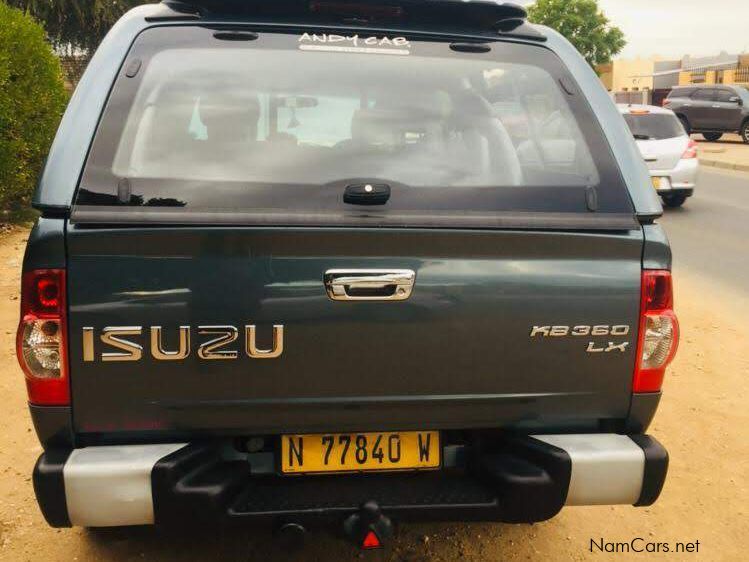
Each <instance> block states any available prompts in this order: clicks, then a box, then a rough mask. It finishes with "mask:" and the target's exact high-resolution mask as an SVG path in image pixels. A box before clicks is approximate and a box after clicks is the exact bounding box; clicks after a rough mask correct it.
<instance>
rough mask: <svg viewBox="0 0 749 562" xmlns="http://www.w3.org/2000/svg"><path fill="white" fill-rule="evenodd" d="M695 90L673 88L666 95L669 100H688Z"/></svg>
mask: <svg viewBox="0 0 749 562" xmlns="http://www.w3.org/2000/svg"><path fill="white" fill-rule="evenodd" d="M695 90H696V88H674V89H673V90H671V92H670V93H669V94H668V97H669V98H688V97H689V96H691V95H692V94H693V93H694V92H695Z"/></svg>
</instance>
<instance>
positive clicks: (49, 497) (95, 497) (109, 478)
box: [34, 434, 668, 527]
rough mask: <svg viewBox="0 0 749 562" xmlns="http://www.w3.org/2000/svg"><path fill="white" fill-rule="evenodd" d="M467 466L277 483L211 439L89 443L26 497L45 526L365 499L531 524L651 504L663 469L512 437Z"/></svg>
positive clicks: (600, 444)
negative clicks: (601, 508) (595, 509)
mask: <svg viewBox="0 0 749 562" xmlns="http://www.w3.org/2000/svg"><path fill="white" fill-rule="evenodd" d="M470 459H471V460H470V461H469V465H468V466H467V468H466V469H465V470H462V471H449V470H444V471H438V472H426V473H392V474H368V475H337V476H334V475H328V476H307V477H279V476H272V475H253V474H252V467H251V466H250V464H249V463H248V462H246V461H244V460H227V459H225V458H224V457H223V456H222V452H221V448H220V447H218V446H217V445H215V444H210V443H209V444H205V443H192V444H179V443H178V444H165V445H123V446H104V447H88V448H85V449H75V450H73V451H60V450H55V451H52V450H50V451H47V452H45V453H44V454H43V455H42V456H41V457H40V458H39V461H38V462H37V465H36V467H35V469H34V489H35V491H36V495H37V500H38V502H39V505H40V507H41V509H42V512H43V513H44V516H45V518H46V519H47V521H48V523H49V524H50V525H52V526H55V527H65V526H71V525H76V526H90V527H102V526H118V525H140V524H152V523H158V524H165V525H166V524H184V523H193V524H194V523H196V522H197V523H201V524H204V523H211V522H217V523H232V522H241V521H246V520H258V519H267V520H279V519H284V518H294V519H302V518H326V517H327V518H343V517H346V516H349V515H351V514H354V513H356V512H357V511H358V510H359V508H360V506H361V505H362V504H363V503H365V502H367V501H374V502H377V504H378V505H379V506H380V507H381V509H382V510H383V512H384V513H385V514H387V515H388V516H390V517H393V518H396V519H401V520H485V521H506V522H533V521H543V520H546V519H549V518H550V517H553V516H554V515H556V514H557V513H558V512H559V510H560V509H561V508H562V507H563V506H565V505H602V504H632V505H637V506H643V505H650V504H652V503H653V502H654V501H655V500H656V499H657V497H658V495H659V494H660V491H661V489H662V487H663V483H664V481H665V477H666V472H667V469H668V454H667V453H666V450H665V449H664V448H663V446H661V445H660V444H659V443H658V442H657V441H656V440H655V439H653V438H652V437H649V436H645V435H634V436H626V435H617V434H585V435H539V436H532V437H515V438H509V439H505V440H502V441H501V442H498V443H494V444H492V446H490V447H484V448H482V450H481V452H480V453H479V452H475V454H472V455H470Z"/></svg>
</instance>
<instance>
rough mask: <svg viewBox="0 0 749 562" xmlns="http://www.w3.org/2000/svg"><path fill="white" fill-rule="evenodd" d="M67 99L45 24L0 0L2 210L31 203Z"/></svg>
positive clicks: (0, 194)
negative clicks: (46, 35) (30, 200)
mask: <svg viewBox="0 0 749 562" xmlns="http://www.w3.org/2000/svg"><path fill="white" fill-rule="evenodd" d="M66 101H67V94H66V93H65V88H64V86H63V81H62V71H61V69H60V62H59V60H58V59H57V57H56V56H55V55H54V53H53V52H52V50H51V48H50V46H49V44H48V43H47V41H46V37H45V34H44V29H43V28H42V27H41V26H40V25H39V24H37V23H36V22H35V21H34V20H33V19H31V17H29V16H27V15H25V14H24V13H23V12H21V11H19V10H16V9H13V8H10V7H9V6H8V5H7V4H6V3H5V2H0V210H9V211H15V210H17V209H18V208H20V207H21V206H23V205H25V204H26V203H28V201H29V198H30V196H31V194H32V192H33V190H34V185H35V183H36V180H37V177H38V175H39V172H40V171H41V167H42V165H43V163H44V158H45V157H46V154H47V151H48V150H49V145H50V143H51V142H52V138H53V136H54V134H55V130H56V129H57V125H58V123H59V121H60V117H61V115H62V112H63V110H64V109H65V103H66Z"/></svg>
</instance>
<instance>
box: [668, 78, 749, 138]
mask: <svg viewBox="0 0 749 562" xmlns="http://www.w3.org/2000/svg"><path fill="white" fill-rule="evenodd" d="M663 107H665V108H667V109H670V110H672V111H673V112H674V113H675V114H676V116H677V117H678V118H679V120H680V121H681V123H682V125H684V128H685V129H686V131H687V133H689V134H691V133H702V136H704V137H705V139H706V140H709V141H713V142H714V141H717V140H719V139H720V138H721V137H722V136H723V134H724V133H739V135H741V138H742V139H743V141H744V142H745V143H747V144H749V90H747V89H746V88H744V87H743V86H732V85H731V86H729V85H725V84H715V85H703V86H679V87H676V88H674V89H673V90H671V93H670V94H669V95H668V97H667V98H666V100H665V101H664V103H663Z"/></svg>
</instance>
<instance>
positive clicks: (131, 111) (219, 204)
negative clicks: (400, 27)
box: [76, 27, 632, 226]
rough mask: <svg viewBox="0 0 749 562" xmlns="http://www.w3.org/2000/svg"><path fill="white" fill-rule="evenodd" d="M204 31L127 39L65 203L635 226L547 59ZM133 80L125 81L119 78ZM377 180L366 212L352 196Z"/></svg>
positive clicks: (315, 217) (429, 45) (555, 63)
mask: <svg viewBox="0 0 749 562" xmlns="http://www.w3.org/2000/svg"><path fill="white" fill-rule="evenodd" d="M221 37H225V35H222V34H217V33H216V31H215V30H212V29H208V28H203V27H181V28H161V29H159V28H157V29H152V30H148V31H146V32H144V33H143V34H141V36H140V37H139V38H138V40H137V41H136V43H135V45H134V47H133V48H132V50H131V53H130V55H129V57H128V60H127V61H126V62H125V64H124V66H123V72H122V75H121V76H120V77H119V78H118V80H117V83H116V84H115V86H114V89H113V92H112V94H111V97H110V100H109V102H108V105H107V108H106V110H105V113H104V115H103V117H102V121H101V124H100V127H99V130H98V131H97V135H96V138H95V140H94V143H93V147H92V150H91V154H90V157H89V160H88V162H87V165H86V168H85V170H84V174H83V177H82V180H81V186H80V189H79V192H78V197H77V202H76V207H77V208H81V207H89V206H105V207H113V206H116V207H118V208H120V209H122V211H123V212H127V211H128V210H131V209H144V208H153V207H158V208H160V209H162V210H163V209H165V208H169V210H170V211H175V212H176V211H179V212H180V213H182V214H183V215H184V217H185V220H189V217H190V213H194V212H211V213H214V214H216V213H218V214H220V213H222V212H230V213H237V212H241V213H246V214H247V220H248V221H249V222H252V216H253V215H255V216H257V217H265V219H267V217H268V216H269V215H272V216H273V217H275V218H274V220H277V222H278V223H279V224H298V223H301V224H323V225H324V224H337V223H339V222H340V219H341V218H342V217H343V218H348V219H351V218H352V217H355V219H356V221H358V222H360V223H362V224H367V223H371V224H379V223H382V224H387V222H388V219H390V220H392V221H395V222H396V223H398V224H399V225H402V226H420V225H421V224H424V221H426V222H429V223H430V224H431V222H433V219H434V217H435V216H443V215H444V216H447V217H450V216H455V215H454V212H455V211H459V212H462V213H467V214H471V213H475V214H478V215H481V216H489V217H490V216H491V214H492V213H507V212H513V211H516V212H518V211H519V212H523V211H527V212H537V211H549V212H567V213H586V212H588V211H587V208H586V197H585V193H586V190H589V189H590V188H597V189H598V202H599V208H600V211H601V212H615V213H631V210H632V209H631V205H630V203H629V199H628V195H627V192H626V189H625V188H624V186H623V185H622V180H621V177H620V175H619V172H618V169H617V167H616V165H615V163H614V160H613V157H612V155H611V153H610V151H609V149H608V146H607V143H606V142H605V141H604V139H603V137H602V133H601V130H600V127H599V125H598V124H597V122H596V119H595V118H594V116H593V115H592V113H591V111H590V109H589V108H588V106H587V104H586V102H585V100H584V98H583V97H582V96H581V95H569V94H567V93H565V91H564V90H563V89H562V87H560V79H567V80H569V77H567V76H566V72H565V69H564V67H563V65H562V64H561V62H560V61H559V59H558V58H557V57H556V56H555V55H554V54H553V53H551V52H550V51H548V50H546V49H544V48H541V47H537V46H527V45H519V44H512V43H495V44H492V45H491V49H490V51H489V52H487V53H465V52H456V51H455V50H453V49H451V48H450V44H449V43H445V42H434V41H420V40H417V39H415V38H407V37H386V36H377V37H368V36H366V37H365V36H362V37H356V38H352V37H348V38H347V37H339V36H327V35H323V34H318V35H311V34H301V33H300V34H294V35H292V34H282V33H260V34H258V36H257V38H256V39H255V40H244V41H227V40H225V39H221ZM134 68H138V72H137V73H135V76H132V77H128V76H127V73H128V70H130V72H129V73H130V74H133V72H132V69H134ZM368 183H371V184H378V185H379V184H384V185H387V186H389V187H390V190H391V197H390V200H389V201H388V203H387V204H386V205H382V206H377V208H376V209H374V210H373V208H369V207H368V208H367V210H368V211H371V212H368V213H363V212H362V207H359V206H352V205H350V204H346V203H344V202H343V193H344V191H345V189H346V187H347V186H352V185H360V184H365V185H366V184H368Z"/></svg>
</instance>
